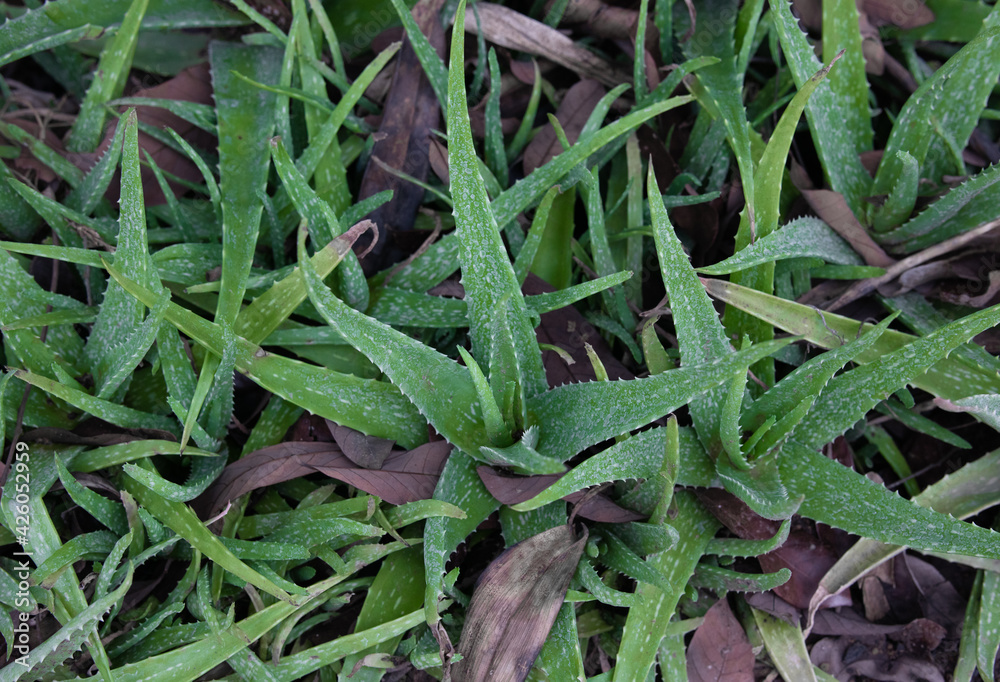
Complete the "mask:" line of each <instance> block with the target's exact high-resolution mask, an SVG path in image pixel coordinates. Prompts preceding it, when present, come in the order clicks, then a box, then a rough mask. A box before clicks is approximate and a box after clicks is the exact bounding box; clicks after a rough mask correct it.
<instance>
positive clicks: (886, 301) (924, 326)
mask: <svg viewBox="0 0 1000 682" xmlns="http://www.w3.org/2000/svg"><path fill="white" fill-rule="evenodd" d="M881 300H882V305H884V306H885V307H886V308H888V309H889V310H893V311H895V310H898V311H899V312H900V316H899V319H900V320H901V321H902V322H904V323H905V324H906V326H908V327H909V328H910V329H912V330H913V331H915V332H917V333H918V334H928V333H930V332H932V331H934V330H935V329H937V328H938V327H943V326H944V325H946V324H948V323H949V322H951V318H949V317H947V316H945V315H944V314H942V313H941V312H940V311H938V309H937V308H935V307H934V306H933V305H932V304H931V302H930V301H928V300H927V299H926V298H924V297H923V296H921V295H919V294H916V293H908V294H903V295H901V296H894V297H893V298H882V299H881ZM955 355H957V356H958V357H959V358H960V359H961V360H963V361H964V362H966V363H968V364H970V365H972V366H975V367H980V368H982V369H984V370H988V371H992V372H1000V360H998V359H997V358H995V357H994V356H992V355H990V354H989V353H988V352H986V349H985V348H983V347H982V346H980V345H978V344H975V343H969V344H966V345H964V346H960V347H959V348H958V349H956V351H955Z"/></svg>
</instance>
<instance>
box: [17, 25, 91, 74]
mask: <svg viewBox="0 0 1000 682" xmlns="http://www.w3.org/2000/svg"><path fill="white" fill-rule="evenodd" d="M102 33H104V29H103V28H101V27H100V26H93V25H91V24H84V25H83V26H78V27H77V28H71V29H69V30H67V31H62V32H60V33H55V34H52V35H48V36H45V37H43V38H38V39H37V40H32V41H30V42H22V44H21V45H20V46H18V47H17V48H14V49H11V50H8V51H7V52H5V53H3V54H0V66H4V65H6V64H10V63H11V62H13V61H17V60H18V59H21V58H23V57H27V56H29V55H33V54H35V53H37V52H44V51H45V50H50V49H52V48H54V47H58V46H59V45H65V44H66V43H75V42H76V41H78V40H95V39H96V38H98V37H100V35H101V34H102Z"/></svg>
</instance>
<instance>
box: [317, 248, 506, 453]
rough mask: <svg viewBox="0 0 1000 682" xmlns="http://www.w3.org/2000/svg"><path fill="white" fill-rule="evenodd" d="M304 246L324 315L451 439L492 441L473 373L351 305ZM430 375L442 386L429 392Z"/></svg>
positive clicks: (465, 445) (471, 446) (470, 443)
mask: <svg viewBox="0 0 1000 682" xmlns="http://www.w3.org/2000/svg"><path fill="white" fill-rule="evenodd" d="M302 236H303V237H304V235H302ZM299 251H300V256H301V257H303V260H300V269H301V271H302V272H303V274H304V275H305V281H306V285H307V286H308V288H309V298H310V300H312V302H313V305H315V306H316V309H317V310H318V311H319V312H320V314H322V315H323V317H324V319H326V321H327V322H328V323H329V324H330V325H331V326H332V327H333V328H334V329H336V330H337V331H338V332H339V333H340V334H341V335H342V336H343V337H344V338H346V339H347V340H348V341H350V342H351V343H352V345H354V346H355V347H356V348H358V350H360V351H361V352H363V353H364V354H365V355H367V356H368V357H369V358H370V359H371V360H372V362H374V363H375V364H376V365H378V366H379V368H380V369H382V371H383V372H385V373H386V375H387V376H388V377H389V378H390V379H391V380H392V382H393V384H395V385H396V386H398V387H399V389H400V390H401V391H402V392H403V393H404V395H407V396H408V397H410V400H412V401H414V404H415V405H417V406H418V409H419V410H420V412H421V414H423V415H424V416H425V417H426V418H427V420H428V421H429V422H430V423H431V424H434V426H435V428H436V429H437V430H438V431H439V432H440V433H441V434H442V435H444V436H445V437H446V438H447V439H448V441H449V442H451V443H454V444H455V445H456V446H458V447H460V448H462V449H464V450H466V451H467V452H470V453H472V452H478V449H479V446H480V445H484V444H486V443H488V442H489V439H488V436H487V434H486V428H485V424H484V422H483V419H482V416H481V415H480V414H479V411H478V410H477V409H476V408H477V406H478V403H479V398H478V395H477V394H476V390H475V386H474V385H473V382H472V379H471V378H470V376H469V374H468V372H467V371H466V370H465V369H464V368H462V367H461V366H459V365H458V363H456V362H454V361H453V360H451V359H449V358H447V357H445V356H444V355H441V354H440V353H438V352H437V351H436V350H434V349H433V348H429V347H427V346H425V345H424V344H422V343H420V342H419V341H416V340H415V339H411V338H410V337H408V336H407V335H405V334H403V333H401V332H398V331H396V330H395V329H393V328H391V327H388V326H386V325H384V324H382V323H380V322H378V321H377V320H373V319H371V318H370V317H367V316H366V315H363V314H362V313H359V312H357V311H355V310H353V309H351V308H349V307H348V306H346V305H345V304H344V303H343V302H341V301H340V300H338V299H337V298H336V297H335V296H334V295H333V294H332V293H330V290H329V289H327V288H326V286H325V285H324V284H323V283H322V282H321V281H320V280H319V277H318V275H316V273H315V271H314V270H313V268H312V267H311V264H310V263H309V262H308V261H307V260H304V243H303V242H302V241H301V240H300V244H299ZM522 300H523V299H522ZM430 376H434V377H435V379H434V381H433V384H432V385H433V386H435V387H436V390H434V391H431V392H428V391H427V387H428V385H429V384H428V381H429V377H430ZM456 406H458V407H456Z"/></svg>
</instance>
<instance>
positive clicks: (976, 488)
mask: <svg viewBox="0 0 1000 682" xmlns="http://www.w3.org/2000/svg"><path fill="white" fill-rule="evenodd" d="M998 465H1000V450H994V451H993V452H991V453H989V454H987V455H984V456H983V457H980V458H979V459H977V460H975V461H973V462H970V463H969V464H966V465H965V466H963V467H962V468H961V469H959V470H958V471H956V472H954V473H952V474H949V475H947V476H945V477H944V478H943V479H941V480H940V481H938V482H937V483H933V484H931V485H929V486H927V488H926V489H924V491H923V492H921V493H920V494H919V495H917V496H916V497H914V498H913V501H914V502H915V503H916V504H918V505H920V506H922V507H926V508H928V509H933V510H934V511H936V512H940V514H942V515H950V516H952V517H955V518H957V519H965V518H969V517H970V516H973V515H974V514H978V513H979V512H981V511H983V510H984V509H988V508H989V507H991V506H994V505H996V504H998V503H1000V482H998V481H997V480H995V476H994V475H993V474H994V472H995V471H996V468H997V466H998ZM904 549H905V547H904V546H901V545H892V544H883V543H882V542H879V541H878V540H875V539H872V538H868V537H864V538H862V539H861V540H859V541H858V542H857V543H856V544H855V545H854V546H853V547H851V549H849V550H848V551H847V552H845V553H844V556H842V557H841V558H840V559H838V561H837V563H836V564H834V565H833V566H832V567H831V568H830V569H829V570H828V571H827V573H826V575H824V576H823V579H822V580H821V581H820V584H819V587H818V588H817V590H816V593H815V595H814V596H813V598H812V600H811V603H810V612H811V613H812V612H815V610H816V608H818V607H819V605H820V604H821V603H822V602H823V600H824V599H826V598H827V597H829V596H830V595H832V594H836V593H838V592H840V591H841V590H842V589H844V588H845V587H847V586H849V585H851V584H852V583H854V582H855V581H856V580H858V579H859V578H860V577H861V576H862V575H864V574H865V573H866V572H867V571H869V570H871V569H872V568H874V567H875V566H877V565H878V564H880V563H882V562H883V561H886V560H887V559H889V558H891V557H893V556H895V555H896V554H899V553H900V552H902V551H903V550H904Z"/></svg>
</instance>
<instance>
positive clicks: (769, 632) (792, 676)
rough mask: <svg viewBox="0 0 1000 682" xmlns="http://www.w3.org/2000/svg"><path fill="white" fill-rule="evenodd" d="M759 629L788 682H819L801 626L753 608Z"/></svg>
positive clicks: (772, 657) (773, 658)
mask: <svg viewBox="0 0 1000 682" xmlns="http://www.w3.org/2000/svg"><path fill="white" fill-rule="evenodd" d="M750 608H751V610H752V611H753V618H754V621H755V622H756V623H757V629H758V630H759V631H760V634H761V635H762V636H763V638H764V646H765V647H766V648H767V653H768V654H770V656H771V660H772V661H774V664H775V666H776V667H777V668H778V670H779V671H780V672H781V675H782V677H783V678H785V679H786V680H802V682H817V678H816V673H815V669H814V668H813V666H812V663H810V662H809V652H808V651H807V650H806V640H805V636H804V635H803V634H802V630H801V629H800V628H799V627H798V626H797V625H792V624H791V623H787V622H785V621H783V620H781V619H780V618H777V617H776V616H772V615H771V614H769V613H765V612H763V611H761V610H759V609H755V608H753V607H750Z"/></svg>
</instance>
